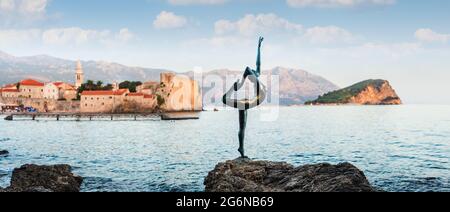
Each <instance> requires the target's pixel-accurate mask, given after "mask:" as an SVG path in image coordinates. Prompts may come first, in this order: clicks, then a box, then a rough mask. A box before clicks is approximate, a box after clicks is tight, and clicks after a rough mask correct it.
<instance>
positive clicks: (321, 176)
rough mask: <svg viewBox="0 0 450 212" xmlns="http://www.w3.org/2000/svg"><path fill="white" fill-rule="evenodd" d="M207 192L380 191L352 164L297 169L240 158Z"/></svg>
mask: <svg viewBox="0 0 450 212" xmlns="http://www.w3.org/2000/svg"><path fill="white" fill-rule="evenodd" d="M204 184H205V186H206V187H205V191H206V192H376V191H377V190H376V189H374V188H373V187H372V186H371V185H370V183H369V181H368V180H367V179H366V177H365V175H364V173H363V172H362V171H360V170H359V169H358V168H356V167H355V166H353V165H352V164H350V163H342V164H339V165H330V164H326V163H323V164H316V165H305V166H301V167H294V166H292V165H290V164H287V163H279V162H269V161H252V160H249V159H236V160H232V161H226V162H224V163H219V164H218V165H217V166H216V167H215V169H214V170H213V171H211V172H210V173H209V174H208V176H207V177H206V179H205V182H204Z"/></svg>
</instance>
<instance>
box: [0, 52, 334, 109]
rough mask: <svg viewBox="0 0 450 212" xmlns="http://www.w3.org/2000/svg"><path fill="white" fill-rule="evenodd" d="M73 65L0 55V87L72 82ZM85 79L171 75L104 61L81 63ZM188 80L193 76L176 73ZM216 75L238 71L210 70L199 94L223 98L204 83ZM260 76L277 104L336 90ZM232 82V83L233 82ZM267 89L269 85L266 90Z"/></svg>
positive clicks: (285, 72)
mask: <svg viewBox="0 0 450 212" xmlns="http://www.w3.org/2000/svg"><path fill="white" fill-rule="evenodd" d="M75 64H76V61H73V60H66V59H60V58H56V57H52V56H47V55H37V56H28V57H16V56H12V55H10V54H7V53H4V52H1V51H0V76H1V77H0V85H2V84H8V83H15V82H18V81H20V80H22V79H25V78H33V79H37V80H40V81H43V82H50V81H66V82H73V81H74V76H75V71H74V69H75ZM82 64H83V70H84V73H85V79H92V80H101V81H103V82H114V81H116V82H121V81H124V80H130V81H159V79H160V74H161V73H162V72H174V71H172V70H168V69H151V68H142V67H130V66H125V65H122V64H118V63H113V62H105V61H92V60H91V61H82ZM177 73H181V74H186V75H188V76H192V75H193V72H184V73H182V72H177ZM211 75H218V76H220V77H221V78H222V79H225V78H227V76H235V78H238V77H239V76H240V75H242V71H234V70H227V69H221V70H213V71H209V72H206V73H204V74H203V77H204V79H205V80H204V82H203V85H205V86H204V87H203V92H204V93H206V92H209V93H212V94H213V95H214V96H219V95H222V94H223V89H224V88H218V87H216V88H211V87H208V86H207V84H209V83H206V82H207V81H208V79H209V77H208V76H211ZM263 75H267V76H273V75H277V76H279V91H280V95H279V97H280V104H282V105H292V104H303V103H304V102H306V101H310V100H314V99H316V98H317V97H318V96H320V95H322V94H325V93H328V92H330V91H334V90H337V89H339V87H338V86H336V85H335V84H334V83H332V82H330V81H328V80H327V79H325V78H323V77H320V76H317V75H314V74H311V73H309V72H307V71H304V70H301V69H293V68H283V67H276V68H273V69H271V70H266V71H263ZM233 80H234V79H233ZM268 87H269V88H268V89H270V85H269V86H268Z"/></svg>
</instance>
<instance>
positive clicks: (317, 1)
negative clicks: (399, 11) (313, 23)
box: [286, 0, 396, 7]
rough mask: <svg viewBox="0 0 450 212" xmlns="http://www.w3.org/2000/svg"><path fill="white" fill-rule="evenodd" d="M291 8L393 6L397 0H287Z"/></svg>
mask: <svg viewBox="0 0 450 212" xmlns="http://www.w3.org/2000/svg"><path fill="white" fill-rule="evenodd" d="M286 1H287V4H288V5H289V6H291V7H354V6H359V5H391V4H395V2H396V0H286Z"/></svg>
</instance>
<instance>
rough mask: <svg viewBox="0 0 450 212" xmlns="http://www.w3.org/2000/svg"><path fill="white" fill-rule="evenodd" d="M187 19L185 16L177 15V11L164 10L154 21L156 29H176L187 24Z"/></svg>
mask: <svg viewBox="0 0 450 212" xmlns="http://www.w3.org/2000/svg"><path fill="white" fill-rule="evenodd" d="M186 24H187V19H186V18H185V17H183V16H178V15H175V13H172V12H167V11H162V12H161V13H160V14H159V15H158V16H157V17H156V19H155V20H154V21H153V26H154V27H155V28H156V29H174V28H181V27H184V26H186Z"/></svg>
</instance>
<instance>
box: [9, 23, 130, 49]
mask: <svg viewBox="0 0 450 212" xmlns="http://www.w3.org/2000/svg"><path fill="white" fill-rule="evenodd" d="M133 38H134V34H133V33H132V32H131V31H130V30H129V29H127V28H123V29H121V30H120V31H118V32H117V33H112V32H111V31H109V30H92V29H82V28H79V27H69V28H53V29H45V30H41V29H23V30H15V29H10V30H0V46H2V47H7V46H14V45H30V44H33V45H61V46H78V45H84V44H89V45H90V44H100V45H109V46H111V45H114V44H116V43H118V42H121V43H123V42H127V41H130V40H132V39H133Z"/></svg>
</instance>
